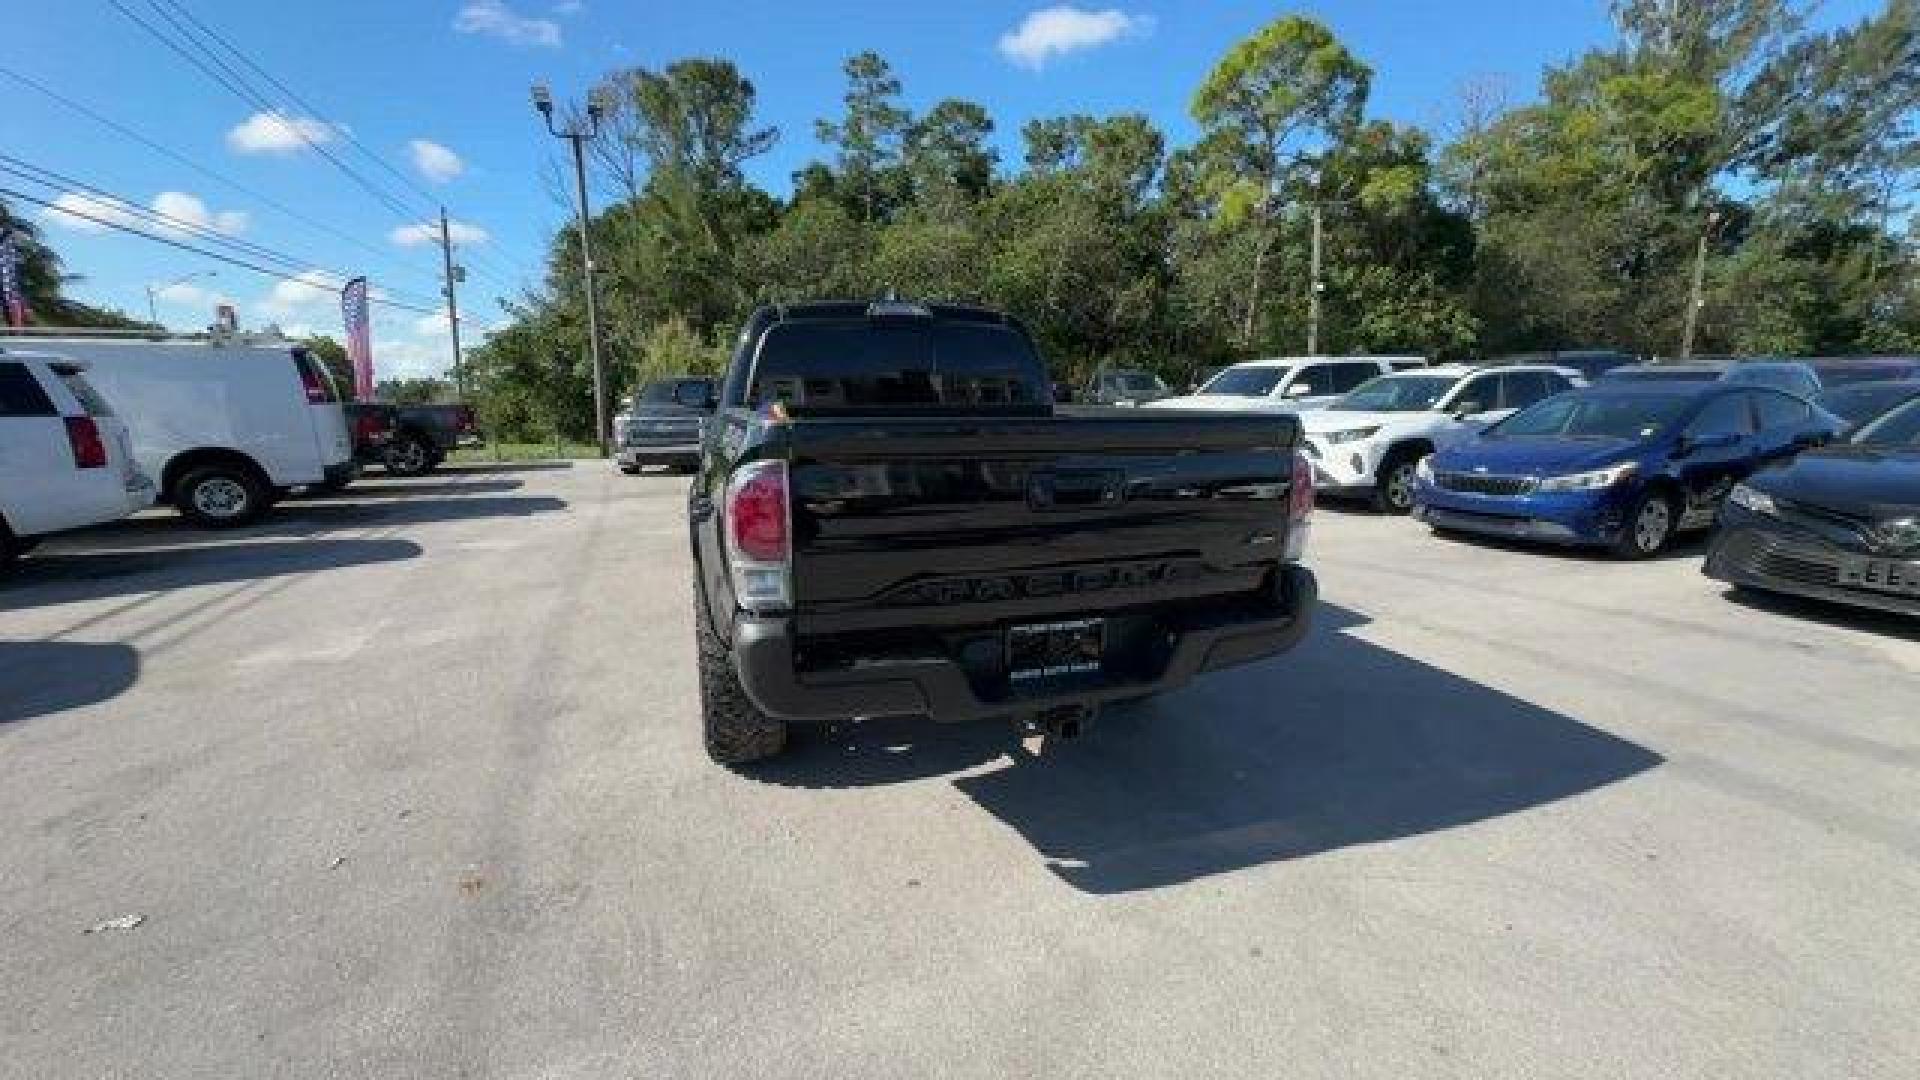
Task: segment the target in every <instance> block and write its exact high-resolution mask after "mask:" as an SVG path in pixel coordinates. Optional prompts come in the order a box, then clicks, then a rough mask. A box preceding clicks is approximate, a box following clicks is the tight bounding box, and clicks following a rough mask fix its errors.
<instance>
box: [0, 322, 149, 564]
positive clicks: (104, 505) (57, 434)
mask: <svg viewBox="0 0 1920 1080" xmlns="http://www.w3.org/2000/svg"><path fill="white" fill-rule="evenodd" d="M84 367H85V365H82V364H76V363H73V362H71V361H66V360H60V359H58V358H55V357H50V356H42V355H37V354H34V353H22V352H12V351H7V350H0V567H4V566H5V565H6V564H7V563H9V562H11V561H12V560H13V559H14V558H16V557H18V556H19V555H21V554H22V553H24V552H26V551H27V550H29V549H30V548H32V547H33V546H34V545H35V544H37V543H38V542H39V540H40V537H42V536H44V535H45V534H47V533H53V532H60V531H62V530H65V529H78V528H80V527H82V526H85V525H98V524H100V523H101V522H104V521H117V520H119V519H120V518H123V517H126V516H127V515H128V514H131V513H133V512H134V511H136V510H138V509H140V508H141V507H143V506H146V505H147V504H148V503H150V502H152V501H153V483H152V482H151V481H149V480H148V479H147V478H146V476H145V475H143V474H142V473H141V472H140V469H139V467H138V466H137V465H135V464H134V461H133V452H132V449H131V444H130V443H129V442H128V439H127V428H126V425H125V424H123V423H121V422H120V420H119V419H118V418H117V417H115V416H114V415H113V410H112V409H110V408H108V407H107V403H106V402H105V401H104V400H102V399H101V397H100V395H99V394H97V393H95V392H94V389H93V387H92V386H90V385H88V383H87V380H86V376H84V375H82V374H81V372H82V370H84Z"/></svg>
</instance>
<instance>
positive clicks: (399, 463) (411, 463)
mask: <svg viewBox="0 0 1920 1080" xmlns="http://www.w3.org/2000/svg"><path fill="white" fill-rule="evenodd" d="M386 457H387V460H386V465H387V474H388V475H389V476H425V475H427V474H428V473H430V472H432V471H433V465H434V462H433V448H432V447H430V446H428V445H427V444H426V442H425V441H424V440H422V439H421V438H420V437H419V436H417V435H402V436H400V437H399V438H397V439H395V440H394V441H393V442H392V444H390V445H389V446H388V447H387V455H386Z"/></svg>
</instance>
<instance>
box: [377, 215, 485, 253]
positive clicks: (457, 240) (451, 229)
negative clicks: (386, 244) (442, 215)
mask: <svg viewBox="0 0 1920 1080" xmlns="http://www.w3.org/2000/svg"><path fill="white" fill-rule="evenodd" d="M447 235H448V236H450V237H452V238H453V242H454V245H455V246H457V247H472V246H474V245H476V244H484V243H486V242H487V239H488V238H487V230H485V229H483V228H481V227H480V226H478V225H469V224H467V223H466V222H464V221H454V220H451V219H449V220H448V222H447ZM387 239H389V240H391V241H393V242H394V243H396V244H398V245H400V246H401V247H424V246H425V245H427V244H438V243H439V242H440V223H439V222H437V221H423V222H421V223H420V224H418V225H401V226H399V227H397V228H395V229H394V230H393V231H392V232H390V233H388V234H387Z"/></svg>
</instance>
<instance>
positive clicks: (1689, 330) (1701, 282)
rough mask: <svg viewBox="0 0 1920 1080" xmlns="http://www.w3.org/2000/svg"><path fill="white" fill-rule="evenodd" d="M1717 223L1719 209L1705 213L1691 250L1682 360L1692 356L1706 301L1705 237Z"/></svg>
mask: <svg viewBox="0 0 1920 1080" xmlns="http://www.w3.org/2000/svg"><path fill="white" fill-rule="evenodd" d="M1718 224H1720V211H1718V210H1715V211H1713V212H1711V213H1709V214H1708V215H1707V225H1706V228H1704V229H1701V230H1700V243H1699V246H1697V247H1696V248H1695V249H1694V252H1693V288H1691V289H1689V290H1688V291H1687V322H1686V329H1685V330H1683V331H1682V332H1681V336H1680V359H1682V360H1686V359H1688V358H1690V357H1691V356H1693V332H1694V329H1695V328H1696V327H1697V326H1698V325H1699V321H1700V309H1701V308H1702V307H1704V306H1705V305H1706V302H1707V301H1706V298H1705V297H1704V296H1703V295H1702V293H1703V292H1704V290H1705V288H1706V282H1707V238H1708V237H1710V236H1712V235H1713V228H1714V226H1715V225H1718Z"/></svg>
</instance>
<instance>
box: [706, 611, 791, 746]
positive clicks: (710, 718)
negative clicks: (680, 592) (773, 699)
mask: <svg viewBox="0 0 1920 1080" xmlns="http://www.w3.org/2000/svg"><path fill="white" fill-rule="evenodd" d="M706 602H707V600H706V597H705V595H703V593H702V590H701V588H700V585H699V582H698V581H696V582H695V583H694V587H693V605H694V606H693V637H694V647H695V649H696V650H697V652H698V654H699V655H698V660H699V668H700V724H701V728H702V730H703V733H704V735H705V738H706V746H707V756H708V757H710V758H712V759H713V760H714V761H715V762H717V763H718V764H721V765H727V766H733V765H745V764H747V763H749V762H754V761H762V760H765V759H766V758H770V757H773V756H774V755H776V754H778V753H780V751H782V750H784V749H786V746H787V725H786V722H785V721H781V720H775V719H774V718H773V717H771V716H768V715H767V714H766V713H763V712H761V711H760V710H759V708H757V707H756V706H755V705H754V704H753V700H752V699H751V698H749V697H747V691H746V688H745V687H743V686H741V685H740V676H739V675H738V674H737V673H736V672H735V671H734V670H733V663H732V661H731V659H730V658H729V657H728V656H727V648H726V645H725V644H723V643H722V642H721V641H720V639H719V637H718V636H717V635H715V634H714V633H713V632H712V631H711V630H709V629H708V627H707V613H706Z"/></svg>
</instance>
